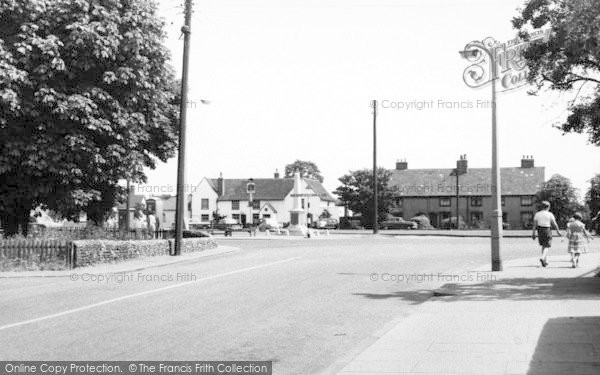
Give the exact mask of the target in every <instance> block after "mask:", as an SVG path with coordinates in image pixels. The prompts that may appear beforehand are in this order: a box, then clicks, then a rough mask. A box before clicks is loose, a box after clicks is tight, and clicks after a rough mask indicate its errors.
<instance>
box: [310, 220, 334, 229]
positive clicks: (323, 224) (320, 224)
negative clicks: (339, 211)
mask: <svg viewBox="0 0 600 375" xmlns="http://www.w3.org/2000/svg"><path fill="white" fill-rule="evenodd" d="M339 227H340V222H339V221H338V219H335V218H328V219H319V220H317V221H316V222H315V228H318V229H338V228H339Z"/></svg>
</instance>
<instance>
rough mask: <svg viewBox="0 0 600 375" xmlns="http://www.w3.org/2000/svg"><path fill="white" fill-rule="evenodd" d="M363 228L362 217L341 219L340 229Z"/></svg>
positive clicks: (343, 217) (344, 217)
mask: <svg viewBox="0 0 600 375" xmlns="http://www.w3.org/2000/svg"><path fill="white" fill-rule="evenodd" d="M361 227H362V226H361V221H360V217H347V216H342V217H340V223H339V228H340V229H361Z"/></svg>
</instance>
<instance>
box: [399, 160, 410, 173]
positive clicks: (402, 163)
mask: <svg viewBox="0 0 600 375" xmlns="http://www.w3.org/2000/svg"><path fill="white" fill-rule="evenodd" d="M407 169H408V162H407V161H406V159H402V160H398V161H396V170H397V171H405V170H407Z"/></svg>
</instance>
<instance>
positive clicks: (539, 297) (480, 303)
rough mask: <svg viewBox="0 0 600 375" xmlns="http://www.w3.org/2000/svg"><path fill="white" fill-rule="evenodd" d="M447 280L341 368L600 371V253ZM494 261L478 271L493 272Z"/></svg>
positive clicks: (533, 373)
mask: <svg viewBox="0 0 600 375" xmlns="http://www.w3.org/2000/svg"><path fill="white" fill-rule="evenodd" d="M568 260H569V257H568V255H557V256H554V257H550V258H549V262H550V266H549V267H547V268H543V267H541V265H540V263H539V260H538V258H527V259H519V260H515V261H509V262H506V263H505V264H504V270H503V271H502V272H494V273H492V274H493V276H494V278H493V279H492V280H490V281H484V282H464V283H456V284H446V285H444V287H442V288H441V289H440V296H438V297H432V298H430V299H429V300H427V301H426V302H425V303H423V304H422V305H420V306H419V307H418V308H417V309H416V311H415V312H414V313H413V315H410V316H408V317H407V318H406V319H404V320H402V321H400V322H399V323H398V324H397V325H396V326H395V327H393V328H392V329H391V330H389V331H388V332H387V333H386V334H384V335H383V336H382V337H381V338H380V339H379V340H378V341H376V342H375V343H374V344H373V345H371V346H370V347H368V348H367V349H366V350H364V351H363V352H362V353H360V354H359V355H358V356H356V357H355V358H354V359H353V360H352V361H350V362H349V363H348V364H347V365H346V366H345V367H343V368H342V369H341V371H340V372H338V373H339V374H360V373H368V374H384V373H385V374H405V375H406V374H503V375H506V374H511V375H525V374H527V375H537V374H539V375H548V374H573V375H577V374H582V375H585V374H600V308H599V306H600V277H594V275H595V274H596V273H597V272H596V270H597V268H598V264H599V262H600V254H598V253H588V254H584V255H582V258H581V261H580V265H581V267H580V268H575V269H573V268H571V267H570V262H569V261H568ZM487 270H489V266H485V267H481V268H479V269H476V270H473V272H477V271H487Z"/></svg>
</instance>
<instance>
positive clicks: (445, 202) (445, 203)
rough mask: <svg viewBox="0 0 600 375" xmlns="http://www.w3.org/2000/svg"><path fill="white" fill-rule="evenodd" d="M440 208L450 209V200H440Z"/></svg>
mask: <svg viewBox="0 0 600 375" xmlns="http://www.w3.org/2000/svg"><path fill="white" fill-rule="evenodd" d="M440 207H450V198H440Z"/></svg>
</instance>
